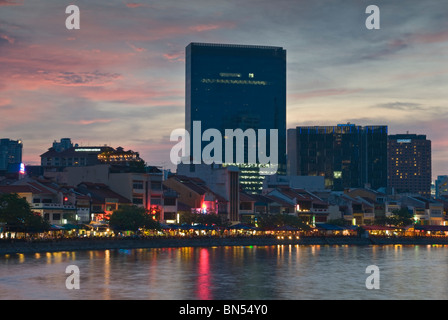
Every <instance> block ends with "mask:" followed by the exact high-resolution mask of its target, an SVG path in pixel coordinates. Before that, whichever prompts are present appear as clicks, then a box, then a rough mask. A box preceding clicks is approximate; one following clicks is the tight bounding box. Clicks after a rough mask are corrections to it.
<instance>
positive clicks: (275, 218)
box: [258, 214, 310, 230]
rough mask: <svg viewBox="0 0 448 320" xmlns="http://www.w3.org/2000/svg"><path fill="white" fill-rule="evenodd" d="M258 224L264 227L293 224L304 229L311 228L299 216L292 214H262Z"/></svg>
mask: <svg viewBox="0 0 448 320" xmlns="http://www.w3.org/2000/svg"><path fill="white" fill-rule="evenodd" d="M258 225H259V226H260V227H262V228H276V227H282V226H291V227H296V228H301V229H304V230H308V229H310V227H309V226H308V225H306V224H305V223H303V221H302V220H301V219H300V218H299V217H297V216H294V215H290V214H261V215H260V217H259V219H258Z"/></svg>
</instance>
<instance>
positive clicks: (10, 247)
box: [0, 236, 448, 255]
mask: <svg viewBox="0 0 448 320" xmlns="http://www.w3.org/2000/svg"><path fill="white" fill-rule="evenodd" d="M436 244H441V245H448V237H370V238H360V237H357V236H341V237H332V236H330V237H321V236H319V237H318V236H312V237H301V238H300V239H288V238H285V239H278V238H276V237H244V236H243V237H226V238H220V237H197V238H177V237H155V238H74V239H50V240H37V241H26V240H0V255H5V254H15V253H23V254H27V253H42V252H55V251H78V250H109V249H138V248H178V247H218V246H273V245H436Z"/></svg>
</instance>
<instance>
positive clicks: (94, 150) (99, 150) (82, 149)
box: [75, 148, 101, 152]
mask: <svg viewBox="0 0 448 320" xmlns="http://www.w3.org/2000/svg"><path fill="white" fill-rule="evenodd" d="M75 151H76V152H101V149H99V148H78V149H75Z"/></svg>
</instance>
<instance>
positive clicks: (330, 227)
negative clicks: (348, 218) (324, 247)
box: [316, 223, 346, 231]
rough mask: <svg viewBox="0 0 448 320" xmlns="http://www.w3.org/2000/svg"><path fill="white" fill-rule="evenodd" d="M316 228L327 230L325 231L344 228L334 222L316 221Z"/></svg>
mask: <svg viewBox="0 0 448 320" xmlns="http://www.w3.org/2000/svg"><path fill="white" fill-rule="evenodd" d="M316 229H321V230H327V231H342V230H345V229H346V228H344V227H341V226H337V225H334V224H327V223H317V224H316Z"/></svg>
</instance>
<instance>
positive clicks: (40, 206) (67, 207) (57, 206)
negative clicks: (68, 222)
mask: <svg viewBox="0 0 448 320" xmlns="http://www.w3.org/2000/svg"><path fill="white" fill-rule="evenodd" d="M31 209H62V210H76V209H77V208H76V207H75V206H74V205H67V204H59V203H33V204H31Z"/></svg>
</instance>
